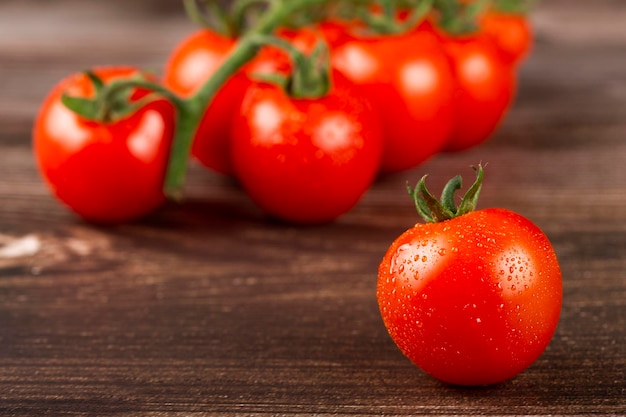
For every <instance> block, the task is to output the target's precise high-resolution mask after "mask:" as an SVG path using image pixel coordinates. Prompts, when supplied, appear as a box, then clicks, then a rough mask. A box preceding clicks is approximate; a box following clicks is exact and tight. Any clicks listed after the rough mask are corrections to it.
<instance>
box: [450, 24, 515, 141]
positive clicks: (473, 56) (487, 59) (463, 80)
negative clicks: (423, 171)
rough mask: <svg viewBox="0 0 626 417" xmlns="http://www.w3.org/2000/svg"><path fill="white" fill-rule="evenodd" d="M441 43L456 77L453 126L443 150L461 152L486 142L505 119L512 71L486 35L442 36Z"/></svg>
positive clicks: (512, 84) (510, 98)
mask: <svg viewBox="0 0 626 417" xmlns="http://www.w3.org/2000/svg"><path fill="white" fill-rule="evenodd" d="M443 43H444V46H445V48H446V51H447V53H448V55H449V57H450V59H451V62H452V66H453V69H454V74H455V78H456V95H455V98H454V103H455V106H456V123H455V126H454V131H453V133H452V137H451V138H450V140H449V142H448V143H447V144H446V146H445V150H447V151H461V150H465V149H468V148H471V147H473V146H476V145H479V144H480V143H482V142H484V141H485V140H487V139H488V138H489V137H490V136H491V134H492V133H493V132H494V131H495V130H496V128H497V127H498V125H499V124H500V122H501V121H502V119H503V118H504V116H505V114H506V112H507V111H508V109H509V107H510V105H511V103H512V101H513V98H514V95H515V88H516V78H515V77H516V75H515V68H514V67H513V65H511V64H508V63H506V62H504V61H503V60H502V58H501V57H500V53H499V51H498V49H497V48H496V46H495V45H494V43H493V42H492V40H491V39H489V38H488V37H487V36H485V35H482V34H475V35H467V36H444V37H443Z"/></svg>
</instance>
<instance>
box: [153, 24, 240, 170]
mask: <svg viewBox="0 0 626 417" xmlns="http://www.w3.org/2000/svg"><path fill="white" fill-rule="evenodd" d="M236 42H237V39H235V38H229V37H225V36H222V35H219V34H217V33H214V32H212V31H210V30H206V29H202V30H199V31H196V32H194V33H192V34H191V35H189V36H188V37H187V38H185V39H183V40H182V41H181V42H180V43H179V45H178V46H177V47H176V48H175V49H174V51H173V52H172V54H171V55H170V57H169V58H168V60H167V63H166V66H165V70H164V81H163V82H164V84H165V85H166V86H167V87H169V88H170V89H171V90H172V91H174V92H175V93H178V94H180V95H181V96H183V97H190V96H192V95H193V94H194V93H196V92H197V91H198V90H199V89H200V87H202V85H203V84H204V83H205V82H206V81H207V80H208V79H209V78H210V77H211V76H212V75H213V74H214V73H215V72H216V71H217V69H218V68H219V67H220V65H221V64H222V63H223V62H224V60H225V59H226V56H227V55H228V53H229V52H230V51H231V50H232V49H233V48H234V46H235V44H236ZM249 85H250V80H249V79H248V78H247V76H246V75H245V74H244V73H243V72H241V71H240V72H238V73H236V74H234V75H233V76H232V77H231V78H230V79H229V80H228V81H227V82H226V83H225V84H224V85H223V86H222V88H220V90H219V91H218V92H217V94H216V95H215V97H214V98H213V100H212V101H211V102H210V103H209V105H208V107H207V109H206V110H205V113H204V116H203V117H202V120H201V121H200V125H199V126H198V130H197V132H196V134H195V137H194V141H193V145H192V149H191V153H192V155H193V156H194V157H195V158H196V160H198V161H199V162H200V163H201V164H202V165H203V166H205V167H207V168H209V169H211V170H214V171H216V172H218V173H221V174H223V175H227V176H232V175H233V167H232V163H231V160H230V125H231V123H232V120H233V117H234V116H235V114H236V113H237V111H238V110H239V107H240V106H241V100H242V98H243V94H244V92H245V91H246V89H247V88H248V86H249Z"/></svg>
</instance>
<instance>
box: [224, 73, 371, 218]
mask: <svg viewBox="0 0 626 417" xmlns="http://www.w3.org/2000/svg"><path fill="white" fill-rule="evenodd" d="M231 155H232V158H233V164H234V167H235V172H236V177H237V178H238V179H239V180H240V182H241V184H242V185H243V187H244V189H245V190H246V191H247V193H248V195H249V196H250V197H251V199H252V200H253V201H254V202H255V203H256V204H257V205H258V206H259V207H261V208H262V209H263V210H264V211H266V212H267V213H268V214H269V215H271V216H273V217H276V218H279V219H282V220H286V221H289V222H296V223H324V222H329V221H332V220H334V219H336V218H337V217H339V216H341V215H342V214H344V213H346V212H347V211H348V210H350V209H351V208H352V207H353V206H354V205H356V204H357V202H358V201H359V199H360V198H361V196H362V195H363V194H364V193H365V191H366V190H367V189H368V187H369V186H370V185H371V183H372V181H373V180H374V178H375V176H376V173H377V172H378V168H379V166H380V160H381V156H382V136H381V129H380V123H379V119H378V116H377V114H376V113H375V111H374V110H373V109H372V108H371V107H370V105H369V103H368V102H367V101H365V100H362V99H360V98H359V95H358V92H356V91H354V89H353V87H352V85H351V83H349V82H348V81H347V80H346V79H345V78H343V77H342V76H341V75H340V74H338V73H335V74H333V86H332V88H331V90H330V91H329V93H328V94H327V95H325V96H323V97H322V98H315V99H294V98H291V97H289V96H288V95H287V93H286V92H285V91H284V90H283V89H281V88H279V87H277V86H275V85H272V84H267V83H256V84H254V85H253V86H251V87H250V89H249V90H248V92H247V93H246V96H245V98H244V102H243V104H242V108H241V111H240V113H239V115H238V117H237V118H236V119H235V121H234V123H233V137H232V153H231Z"/></svg>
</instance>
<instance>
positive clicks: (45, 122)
mask: <svg viewBox="0 0 626 417" xmlns="http://www.w3.org/2000/svg"><path fill="white" fill-rule="evenodd" d="M94 73H95V74H96V75H97V76H98V77H100V78H101V79H102V80H103V81H104V82H110V81H112V80H115V79H120V78H129V77H132V76H135V75H136V74H137V73H138V70H136V69H134V68H129V67H106V68H99V69H96V70H95V71H94ZM63 93H67V94H68V95H70V96H75V97H92V96H93V94H94V88H93V85H92V82H91V81H90V80H89V78H88V77H87V76H86V75H85V74H73V75H71V76H69V77H67V78H66V79H64V80H62V81H61V82H59V83H58V84H57V85H56V86H55V87H54V88H53V89H52V91H51V92H50V93H49V95H48V96H47V98H46V99H45V100H44V102H43V103H42V106H41V108H40V110H39V113H38V115H37V118H36V121H35V125H34V128H33V142H34V143H33V145H34V152H35V156H36V159H37V162H38V166H39V169H40V171H41V173H42V175H43V177H44V178H45V180H46V182H47V184H48V185H49V187H50V188H51V190H52V192H53V193H54V195H56V197H58V199H59V200H61V201H62V202H63V203H65V204H66V205H67V206H68V207H69V208H70V209H72V210H73V211H74V212H76V213H77V214H78V215H80V216H81V217H83V218H84V219H86V220H88V221H92V222H95V223H119V222H124V221H129V220H133V219H136V218H139V217H141V216H144V215H146V214H149V213H150V212H152V211H153V210H155V209H156V208H157V207H159V206H160V205H161V204H162V203H163V202H164V201H165V196H164V194H163V191H162V188H163V181H164V177H165V171H166V166H167V161H168V156H169V148H170V144H171V141H172V136H173V129H174V127H173V126H174V116H175V113H174V108H173V106H172V105H171V104H170V103H169V102H167V101H166V100H164V99H154V100H152V101H150V102H148V103H147V104H146V105H144V106H142V107H141V108H139V109H138V110H137V111H135V112H133V113H132V114H130V115H129V116H127V117H125V118H123V119H121V120H118V121H114V122H111V123H104V122H97V121H92V120H87V119H84V118H82V117H81V116H78V115H77V114H76V113H74V112H73V111H71V110H69V109H68V108H67V107H66V106H65V105H64V104H63V103H62V102H61V96H62V95H63ZM146 94H147V92H146V91H135V93H134V94H133V97H132V98H133V99H134V100H138V99H139V98H141V97H142V96H145V95H146Z"/></svg>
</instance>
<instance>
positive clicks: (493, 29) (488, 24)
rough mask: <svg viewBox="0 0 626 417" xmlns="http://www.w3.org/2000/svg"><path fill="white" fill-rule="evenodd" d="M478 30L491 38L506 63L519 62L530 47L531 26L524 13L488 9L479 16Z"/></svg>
mask: <svg viewBox="0 0 626 417" xmlns="http://www.w3.org/2000/svg"><path fill="white" fill-rule="evenodd" d="M480 30H481V31H482V32H483V33H485V34H486V35H487V36H489V37H490V38H491V39H493V41H494V43H495V44H496V46H497V47H498V50H499V51H500V55H501V57H502V59H503V60H504V61H505V62H507V63H510V64H515V65H517V64H519V63H520V62H521V61H522V60H523V59H524V58H525V57H526V56H527V55H528V53H529V51H530V49H531V48H532V44H533V32H532V27H531V25H530V23H529V21H528V19H527V18H526V16H524V15H521V14H511V13H499V12H496V11H490V12H488V13H485V14H484V15H483V16H482V17H481V19H480Z"/></svg>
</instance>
